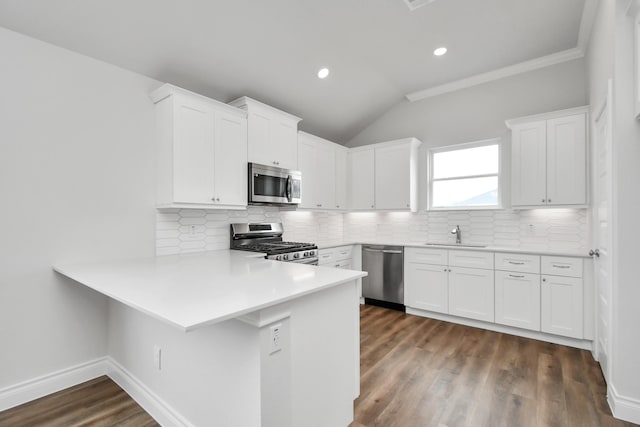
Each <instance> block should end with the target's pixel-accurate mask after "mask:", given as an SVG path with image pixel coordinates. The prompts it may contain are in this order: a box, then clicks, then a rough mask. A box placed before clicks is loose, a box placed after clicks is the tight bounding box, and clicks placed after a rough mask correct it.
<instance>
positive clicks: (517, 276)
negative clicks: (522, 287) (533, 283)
mask: <svg viewBox="0 0 640 427" xmlns="http://www.w3.org/2000/svg"><path fill="white" fill-rule="evenodd" d="M509 277H513V278H514V279H524V276H520V275H518V274H510V275H509Z"/></svg>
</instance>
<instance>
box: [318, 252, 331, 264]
mask: <svg viewBox="0 0 640 427" xmlns="http://www.w3.org/2000/svg"><path fill="white" fill-rule="evenodd" d="M333 261H335V253H334V252H333V248H331V249H320V250H319V251H318V264H319V265H323V264H329V263H331V262H333Z"/></svg>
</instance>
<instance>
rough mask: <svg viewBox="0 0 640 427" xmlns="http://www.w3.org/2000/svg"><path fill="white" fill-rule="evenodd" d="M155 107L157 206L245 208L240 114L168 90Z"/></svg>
mask: <svg viewBox="0 0 640 427" xmlns="http://www.w3.org/2000/svg"><path fill="white" fill-rule="evenodd" d="M151 98H152V100H153V101H154V103H155V104H156V139H157V150H158V167H157V171H158V187H157V189H158V191H157V205H158V207H185V208H188V207H193V208H225V209H234V208H235V209H237V208H245V207H246V206H247V190H246V189H247V119H246V113H245V112H243V111H242V110H239V109H237V108H233V107H230V106H228V105H226V104H223V103H221V102H218V101H215V100H213V99H209V98H206V97H204V96H201V95H198V94H195V93H193V92H189V91H186V90H184V89H180V88H178V87H175V86H172V85H168V84H166V85H164V86H162V87H160V88H159V89H157V90H156V91H154V92H153V93H152V94H151Z"/></svg>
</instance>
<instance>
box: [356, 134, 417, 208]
mask: <svg viewBox="0 0 640 427" xmlns="http://www.w3.org/2000/svg"><path fill="white" fill-rule="evenodd" d="M420 144H421V142H420V141H418V140H417V139H415V138H407V139H400V140H396V141H390V142H384V143H381V144H374V145H368V146H365V147H358V148H354V149H352V150H350V153H349V157H350V161H349V166H350V177H351V181H350V195H351V196H350V199H351V206H350V207H351V209H354V210H371V209H376V210H412V211H415V210H417V207H418V147H419V146H420Z"/></svg>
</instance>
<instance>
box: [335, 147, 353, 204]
mask: <svg viewBox="0 0 640 427" xmlns="http://www.w3.org/2000/svg"><path fill="white" fill-rule="evenodd" d="M335 166H336V173H335V178H336V182H335V189H336V191H335V205H334V206H335V208H336V209H346V208H347V193H348V185H347V182H348V181H347V179H348V177H347V173H348V170H349V169H348V167H347V149H344V148H341V147H336V150H335Z"/></svg>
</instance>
